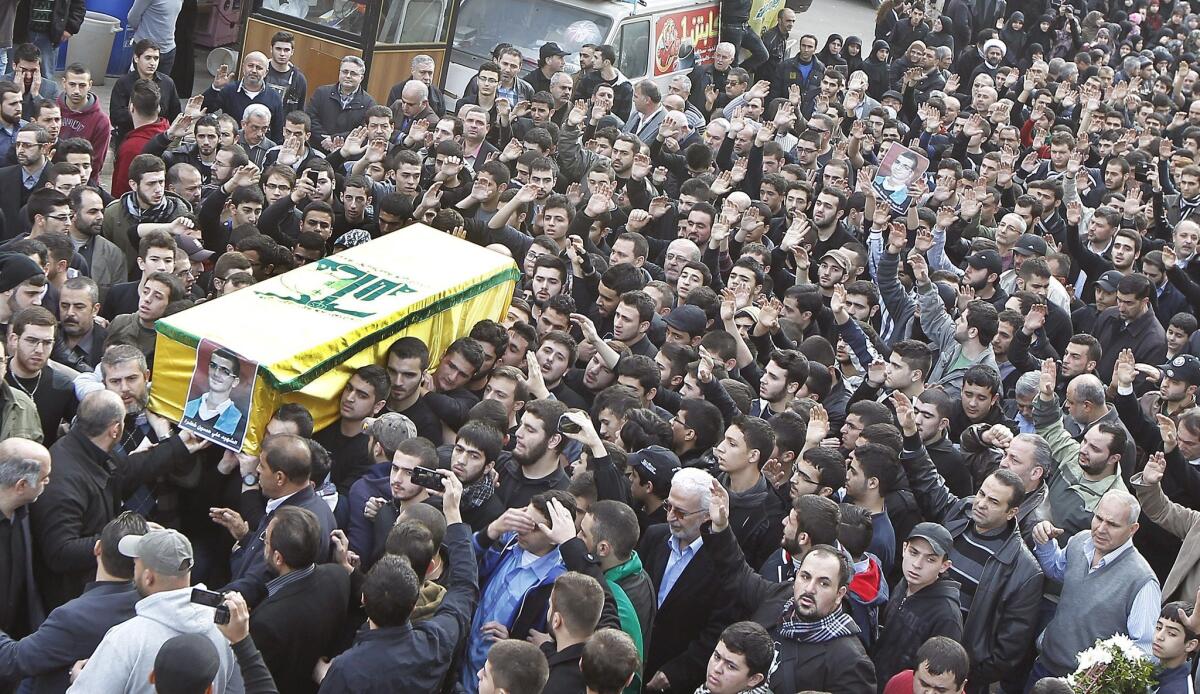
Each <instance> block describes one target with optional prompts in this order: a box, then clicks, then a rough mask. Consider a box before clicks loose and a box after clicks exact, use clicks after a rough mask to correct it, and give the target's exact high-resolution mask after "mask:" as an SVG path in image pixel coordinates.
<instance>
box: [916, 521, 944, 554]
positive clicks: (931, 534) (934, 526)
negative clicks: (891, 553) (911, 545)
mask: <svg viewBox="0 0 1200 694" xmlns="http://www.w3.org/2000/svg"><path fill="white" fill-rule="evenodd" d="M918 537H919V538H921V539H922V540H925V541H926V542H928V543H929V546H930V547H933V551H935V552H937V553H938V554H940V555H942V556H943V557H944V556H946V555H948V554H950V549H951V548H952V547H954V538H953V537H951V536H950V531H949V530H946V528H945V527H943V526H942V525H940V524H938V523H929V522H925V523H917V524H916V525H915V526H914V527H913V529H912V532H910V533H909V534H908V539H909V540H914V539H916V538H918Z"/></svg>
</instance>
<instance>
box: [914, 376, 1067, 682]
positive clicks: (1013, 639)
mask: <svg viewBox="0 0 1200 694" xmlns="http://www.w3.org/2000/svg"><path fill="white" fill-rule="evenodd" d="M892 404H893V405H894V407H895V410H896V416H897V418H898V419H899V421H900V429H901V431H902V432H903V434H904V450H903V452H901V454H900V463H901V464H902V465H903V466H904V471H905V473H907V475H908V482H909V485H910V487H911V488H912V491H913V495H914V496H915V497H916V498H917V504H918V505H919V506H920V507H921V513H922V515H924V517H925V518H926V519H928V520H931V521H934V522H937V523H940V524H942V525H943V526H945V528H946V529H947V530H949V531H950V535H951V537H953V538H954V547H953V549H952V550H951V552H950V560H951V562H952V563H951V566H952V567H953V568H952V569H951V572H952V573H953V572H954V571H956V570H957V571H966V572H968V575H970V574H974V575H970V578H971V579H974V580H975V581H976V582H977V585H976V587H975V590H974V592H973V597H972V599H971V603H970V607H969V608H968V609H967V614H966V618H965V619H964V620H963V639H962V644H963V647H964V648H966V649H967V654H968V655H970V657H971V675H970V677H968V678H967V682H968V685H967V688H968V691H969V692H986V691H987V689H988V686H989V685H990V684H991V683H993V682H999V681H1001V680H1003V679H1004V678H1006V677H1007V676H1009V675H1010V674H1012V673H1011V672H1010V670H1011V669H1012V668H1013V667H1014V665H1015V664H1017V663H1019V662H1020V661H1021V660H1022V658H1023V657H1024V656H1025V655H1026V652H1027V651H1028V649H1029V646H1030V644H1031V643H1033V640H1034V638H1035V637H1036V635H1037V621H1038V606H1039V604H1040V602H1041V599H1042V583H1043V578H1044V577H1043V574H1042V570H1041V568H1040V567H1039V566H1038V563H1037V560H1036V559H1035V558H1034V557H1033V554H1032V553H1031V552H1030V551H1029V549H1028V548H1027V547H1026V546H1025V542H1024V541H1023V540H1022V539H1021V533H1020V532H1019V531H1018V529H1017V521H1016V517H1017V512H1018V510H1019V509H1020V507H1021V502H1022V501H1023V500H1024V499H1025V488H1024V486H1023V484H1022V483H1021V480H1020V478H1019V477H1017V475H1016V474H1015V473H1014V472H1012V471H1011V470H1003V469H1001V470H997V471H996V472H994V473H992V474H991V475H989V476H988V477H987V478H986V479H984V481H983V484H982V485H981V487H980V491H979V492H978V493H977V494H976V495H975V497H974V498H967V499H960V498H958V497H956V496H954V495H953V494H951V493H950V490H949V489H947V488H946V484H945V482H943V481H942V478H941V477H940V476H939V475H938V474H937V470H936V468H934V465H933V461H932V460H930V458H929V454H928V452H926V451H925V446H924V445H923V444H922V443H921V437H920V435H919V434H918V432H917V420H916V415H915V411H914V410H913V407H912V403H911V401H909V399H908V398H907V397H906V396H905V395H904V394H903V393H895V394H893V396H892ZM971 542H986V543H988V544H990V545H991V546H992V547H993V548H995V554H994V556H992V557H990V558H989V559H988V560H987V562H986V563H985V564H984V565H983V566H982V567H979V568H978V569H976V570H974V571H972V570H971V569H970V568H967V567H969V566H970V563H969V562H968V561H966V560H965V559H964V555H963V554H962V551H961V549H962V548H963V547H964V546H966V545H967V544H968V543H971ZM960 582H961V581H960Z"/></svg>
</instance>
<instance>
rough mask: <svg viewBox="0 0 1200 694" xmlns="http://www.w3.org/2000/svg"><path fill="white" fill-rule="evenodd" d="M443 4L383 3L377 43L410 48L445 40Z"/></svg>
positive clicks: (426, 0) (441, 0)
mask: <svg viewBox="0 0 1200 694" xmlns="http://www.w3.org/2000/svg"><path fill="white" fill-rule="evenodd" d="M446 20H447V18H446V0H386V1H385V2H384V6H383V11H382V15H381V20H380V22H379V40H378V43H384V44H414V43H434V42H437V41H442V40H445V36H444V34H445V33H446V30H447V28H448V26H449V24H448V22H447V21H446Z"/></svg>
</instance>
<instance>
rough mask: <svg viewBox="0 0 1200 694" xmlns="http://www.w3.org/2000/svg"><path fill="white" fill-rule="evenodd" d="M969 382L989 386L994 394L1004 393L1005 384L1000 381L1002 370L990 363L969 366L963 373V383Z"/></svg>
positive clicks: (974, 384)
mask: <svg viewBox="0 0 1200 694" xmlns="http://www.w3.org/2000/svg"><path fill="white" fill-rule="evenodd" d="M967 384H970V385H973V386H982V387H984V388H987V389H988V390H989V391H991V393H992V395H993V396H996V395H1003V390H1004V385H1003V384H1002V383H1001V381H1000V372H999V371H997V370H996V367H994V366H991V365H990V364H975V365H974V366H971V367H968V368H967V370H966V372H965V373H964V374H963V385H967Z"/></svg>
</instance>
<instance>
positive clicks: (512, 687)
mask: <svg viewBox="0 0 1200 694" xmlns="http://www.w3.org/2000/svg"><path fill="white" fill-rule="evenodd" d="M487 666H490V667H491V673H492V682H493V683H494V684H495V685H496V688H497V689H504V690H506V691H509V692H513V694H517V693H518V692H531V693H532V692H540V691H542V688H543V687H545V686H546V680H547V679H549V678H550V666H549V665H548V664H547V663H546V656H544V655H542V651H541V649H539V648H538V647H537V646H535V645H533V644H532V643H529V642H527V641H518V640H516V639H504V640H502V641H497V642H496V643H495V645H493V646H492V649H491V650H490V651H488V656H487V665H485V667H487Z"/></svg>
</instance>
